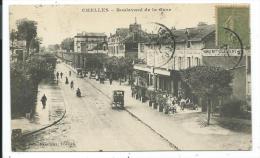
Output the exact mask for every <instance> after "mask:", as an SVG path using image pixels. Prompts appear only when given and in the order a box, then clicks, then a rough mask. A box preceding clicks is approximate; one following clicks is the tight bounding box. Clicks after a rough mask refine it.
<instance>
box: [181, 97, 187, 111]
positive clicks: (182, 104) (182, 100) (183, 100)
mask: <svg viewBox="0 0 260 158" xmlns="http://www.w3.org/2000/svg"><path fill="white" fill-rule="evenodd" d="M185 104H186V100H185V99H184V98H181V101H180V105H181V110H184V106H185Z"/></svg>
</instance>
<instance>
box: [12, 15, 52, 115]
mask: <svg viewBox="0 0 260 158" xmlns="http://www.w3.org/2000/svg"><path fill="white" fill-rule="evenodd" d="M16 24H17V30H12V31H11V32H10V41H11V46H12V48H11V49H12V50H13V49H14V47H13V46H14V42H15V41H21V40H24V41H25V42H26V46H25V47H26V52H24V54H23V61H20V60H17V61H16V62H11V65H10V66H11V67H10V68H11V69H10V78H11V116H12V117H16V116H22V115H24V114H25V113H28V112H32V111H33V109H34V105H35V101H36V99H37V91H38V84H39V82H40V81H41V80H42V79H44V78H49V77H51V76H53V75H54V69H55V64H56V58H55V57H54V56H45V55H39V54H37V55H36V54H35V53H38V52H39V49H40V44H41V39H40V38H39V37H37V22H36V21H32V20H28V19H21V20H18V21H17V23H16ZM29 54H31V55H30V56H29Z"/></svg>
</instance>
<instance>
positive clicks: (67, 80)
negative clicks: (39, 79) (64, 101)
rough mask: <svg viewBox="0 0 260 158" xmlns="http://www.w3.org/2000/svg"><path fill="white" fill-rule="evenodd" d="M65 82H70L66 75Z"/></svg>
mask: <svg viewBox="0 0 260 158" xmlns="http://www.w3.org/2000/svg"><path fill="white" fill-rule="evenodd" d="M65 84H69V79H68V77H67V76H66V81H65Z"/></svg>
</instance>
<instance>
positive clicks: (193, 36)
mask: <svg viewBox="0 0 260 158" xmlns="http://www.w3.org/2000/svg"><path fill="white" fill-rule="evenodd" d="M214 31H215V25H214V24H213V25H202V26H197V27H192V28H186V29H180V30H172V32H173V35H174V36H175V40H176V42H184V41H186V40H187V39H188V40H189V41H202V40H203V39H204V38H205V37H206V36H208V35H209V34H211V33H212V32H214Z"/></svg>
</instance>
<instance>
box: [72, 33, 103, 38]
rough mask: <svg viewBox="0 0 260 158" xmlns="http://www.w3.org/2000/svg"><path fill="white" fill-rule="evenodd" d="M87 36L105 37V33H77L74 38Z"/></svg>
mask: <svg viewBox="0 0 260 158" xmlns="http://www.w3.org/2000/svg"><path fill="white" fill-rule="evenodd" d="M88 36H91V37H93V36H96V37H106V36H107V35H106V34H105V33H99V32H82V33H77V35H76V36H75V37H88Z"/></svg>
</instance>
